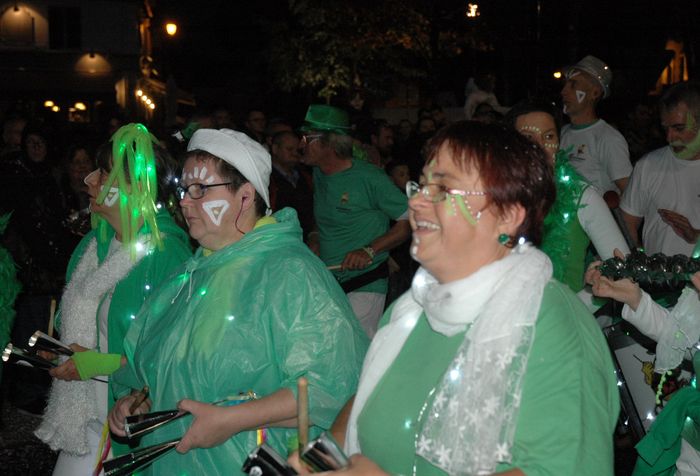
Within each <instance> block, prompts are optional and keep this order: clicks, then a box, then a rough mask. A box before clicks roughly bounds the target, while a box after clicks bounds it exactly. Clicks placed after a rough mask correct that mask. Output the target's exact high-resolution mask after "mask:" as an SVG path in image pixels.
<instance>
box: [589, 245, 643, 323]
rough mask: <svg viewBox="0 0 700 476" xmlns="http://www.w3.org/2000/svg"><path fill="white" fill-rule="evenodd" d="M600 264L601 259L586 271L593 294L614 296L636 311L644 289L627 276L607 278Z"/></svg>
mask: <svg viewBox="0 0 700 476" xmlns="http://www.w3.org/2000/svg"><path fill="white" fill-rule="evenodd" d="M615 251H617V250H615ZM598 266H600V261H596V262H594V263H591V265H590V266H589V267H588V270H587V271H586V277H585V279H586V283H587V284H590V285H591V290H592V291H593V294H594V295H595V296H598V297H604V298H612V299H614V300H616V301H619V302H621V303H624V304H627V305H628V306H629V307H630V308H632V310H633V311H636V310H637V306H639V301H641V299H642V290H641V289H640V288H639V286H638V285H637V284H636V283H634V282H633V281H632V280H630V279H627V278H624V279H618V280H617V281H613V280H612V279H610V278H606V277H605V276H603V275H602V274H601V273H600V270H599V269H598Z"/></svg>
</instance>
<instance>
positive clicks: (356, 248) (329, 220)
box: [301, 104, 410, 337]
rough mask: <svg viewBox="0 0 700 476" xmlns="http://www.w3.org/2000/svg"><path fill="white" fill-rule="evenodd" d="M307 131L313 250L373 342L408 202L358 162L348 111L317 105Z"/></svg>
mask: <svg viewBox="0 0 700 476" xmlns="http://www.w3.org/2000/svg"><path fill="white" fill-rule="evenodd" d="M301 130H302V132H303V134H304V135H303V136H302V142H301V146H302V148H303V150H304V155H303V158H302V161H303V162H304V163H305V164H307V165H310V166H312V167H314V171H313V178H314V216H315V218H316V225H317V228H318V230H317V231H313V232H311V233H310V234H309V235H310V236H309V240H308V242H309V246H311V247H312V249H314V247H316V250H317V251H318V252H319V255H320V257H321V259H322V260H323V261H324V262H325V263H326V265H327V266H328V268H329V269H330V270H331V271H332V272H333V274H334V275H335V277H336V279H338V281H339V282H340V284H341V286H342V287H343V290H344V291H345V292H346V293H347V296H348V299H349V300H350V304H351V305H352V308H353V311H354V312H355V315H356V316H357V318H358V319H359V321H360V324H361V325H362V328H363V329H364V330H365V332H367V335H369V337H373V336H374V333H375V332H376V330H377V323H378V321H379V318H380V317H381V315H382V312H383V310H384V301H385V299H386V292H387V276H388V275H389V271H388V263H387V260H388V258H389V250H391V249H392V248H394V247H396V246H398V245H399V244H401V243H402V242H403V241H405V240H406V239H407V238H408V236H409V234H410V227H409V224H408V201H407V199H406V195H404V194H403V193H401V191H400V190H398V189H397V188H396V186H394V184H393V183H392V182H391V181H390V179H389V177H388V176H387V175H386V174H385V173H384V172H383V171H382V170H381V169H379V168H377V167H375V166H374V165H371V164H368V163H367V162H365V161H363V160H356V159H355V158H353V139H352V137H350V135H349V132H350V127H349V120H348V115H347V113H346V112H345V111H343V110H341V109H338V108H335V107H332V106H326V105H321V104H312V105H311V106H309V110H308V112H307V113H306V118H305V120H304V125H303V126H302V128H301ZM391 220H395V221H396V223H395V224H394V225H393V226H390V221H391Z"/></svg>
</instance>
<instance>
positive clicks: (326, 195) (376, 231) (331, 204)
mask: <svg viewBox="0 0 700 476" xmlns="http://www.w3.org/2000/svg"><path fill="white" fill-rule="evenodd" d="M407 209H408V199H407V198H406V195H404V194H403V193H401V191H400V190H399V189H398V188H397V187H396V186H395V185H394V184H393V183H392V182H391V180H390V179H389V177H388V176H387V175H386V174H385V173H384V171H382V170H381V169H379V168H377V167H376V166H374V165H371V164H368V163H366V162H363V161H357V160H353V161H352V167H350V168H349V169H347V170H343V171H342V172H338V173H335V174H332V175H325V174H324V173H323V172H321V171H320V170H319V169H318V168H315V169H314V215H315V217H316V224H317V226H318V231H319V233H320V235H321V236H320V238H321V259H322V260H323V262H324V263H326V266H334V265H338V264H340V263H342V262H343V259H344V258H345V255H346V254H347V253H348V252H350V251H352V250H356V249H358V248H362V247H363V246H367V245H369V244H370V243H371V242H372V240H374V239H375V238H377V237H379V236H381V235H383V234H385V233H386V232H387V231H388V230H389V221H390V220H396V219H397V218H398V217H400V216H401V215H403V214H404V213H405V212H406V210H407ZM388 258H389V253H388V252H382V253H377V255H376V256H375V257H374V260H373V262H372V265H371V266H369V267H368V268H365V269H362V270H354V271H348V270H346V271H340V270H336V271H333V274H334V275H335V277H336V278H337V279H338V281H340V282H341V283H342V282H345V281H347V280H349V279H351V278H353V277H355V276H358V275H360V274H364V273H366V272H367V271H370V270H372V269H374V268H376V267H378V266H379V265H381V264H382V263H383V262H384V261H386V260H387V259H388ZM358 291H366V292H377V293H386V291H387V280H386V279H381V280H377V281H375V282H373V283H370V284H368V285H366V286H363V287H362V288H360V289H358Z"/></svg>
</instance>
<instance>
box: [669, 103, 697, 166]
mask: <svg viewBox="0 0 700 476" xmlns="http://www.w3.org/2000/svg"><path fill="white" fill-rule="evenodd" d="M696 127H697V121H696V120H695V117H694V116H693V115H692V114H691V113H690V112H688V114H687V115H686V120H685V128H686V130H690V131H692V130H694V129H695V128H696ZM683 146H684V149H683V150H682V151H680V152H674V155H675V156H676V157H678V158H679V159H683V160H690V159H692V158H694V157H695V156H696V155H698V153H700V130H698V131H697V133H696V134H695V137H694V138H693V140H692V141H690V142H688V143H687V144H683Z"/></svg>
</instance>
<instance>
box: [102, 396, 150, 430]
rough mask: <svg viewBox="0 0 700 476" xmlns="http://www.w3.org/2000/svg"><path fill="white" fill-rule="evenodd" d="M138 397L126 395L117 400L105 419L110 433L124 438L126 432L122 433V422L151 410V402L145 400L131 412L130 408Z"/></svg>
mask: <svg viewBox="0 0 700 476" xmlns="http://www.w3.org/2000/svg"><path fill="white" fill-rule="evenodd" d="M139 397H140V395H139V394H138V393H137V394H134V395H128V396H126V397H122V398H120V399H119V400H117V403H115V404H114V406H113V407H112V411H111V412H109V416H108V417H107V421H108V422H109V429H110V431H111V432H112V433H114V434H115V435H117V436H126V432H125V431H124V420H125V419H126V417H128V416H131V415H140V414H142V413H148V412H149V411H150V410H151V400H150V399H148V398H147V399H145V400H144V401H143V402H142V403H141V405H139V406H138V407H137V408H136V409H135V410H134V411H133V412H132V411H131V406H132V405H133V404H134V402H135V401H136V399H137V398H139Z"/></svg>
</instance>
